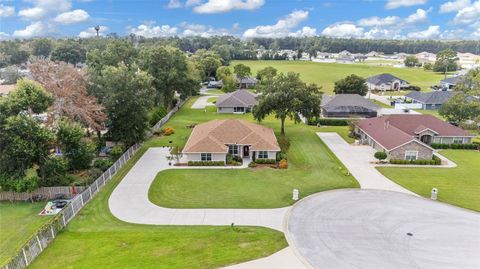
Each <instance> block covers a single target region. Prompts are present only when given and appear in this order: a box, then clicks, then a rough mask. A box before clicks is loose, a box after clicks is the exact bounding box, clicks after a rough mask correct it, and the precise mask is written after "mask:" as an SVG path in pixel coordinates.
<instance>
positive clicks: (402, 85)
mask: <svg viewBox="0 0 480 269" xmlns="http://www.w3.org/2000/svg"><path fill="white" fill-rule="evenodd" d="M397 83H398V84H399V85H400V89H402V88H406V87H408V86H409V84H407V83H402V82H401V81H400V80H395V81H393V83H392V84H390V85H389V84H385V83H382V84H380V85H375V84H372V83H368V82H367V87H368V89H369V90H377V91H394V85H395V84H397Z"/></svg>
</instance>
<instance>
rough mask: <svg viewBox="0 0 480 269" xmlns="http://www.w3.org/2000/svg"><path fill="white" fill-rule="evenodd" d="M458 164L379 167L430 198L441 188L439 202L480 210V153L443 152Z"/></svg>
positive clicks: (381, 170) (396, 179)
mask: <svg viewBox="0 0 480 269" xmlns="http://www.w3.org/2000/svg"><path fill="white" fill-rule="evenodd" d="M440 153H441V154H443V155H444V156H445V157H447V158H449V159H450V160H452V161H454V162H455V163H456V164H457V165H458V166H457V167H455V168H421V167H418V168H402V167H400V168H398V167H378V168H377V169H378V170H379V171H380V172H381V173H382V174H383V175H385V176H386V177H388V178H389V179H391V180H392V181H395V182H397V183H398V184H400V185H402V186H404V187H405V188H407V189H409V190H411V191H413V192H415V193H417V194H419V195H421V196H423V197H427V198H428V197H430V192H431V190H432V188H437V189H438V200H440V201H442V202H446V203H449V204H453V205H457V206H460V207H464V208H468V209H472V210H476V211H480V195H479V193H480V152H478V151H476V150H442V151H441V152H440Z"/></svg>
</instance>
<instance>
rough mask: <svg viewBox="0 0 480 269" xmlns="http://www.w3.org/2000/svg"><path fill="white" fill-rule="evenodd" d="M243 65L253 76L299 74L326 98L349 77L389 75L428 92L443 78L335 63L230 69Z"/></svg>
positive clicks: (281, 63) (253, 64)
mask: <svg viewBox="0 0 480 269" xmlns="http://www.w3.org/2000/svg"><path fill="white" fill-rule="evenodd" d="M238 63H243V64H245V65H248V66H250V68H251V69H252V74H253V75H256V74H257V71H258V70H259V69H262V68H265V67H267V66H273V67H275V68H276V69H278V70H279V71H280V72H289V71H291V72H296V73H300V77H301V78H302V79H303V80H304V81H306V82H309V83H316V84H317V85H319V86H322V87H323V91H324V92H325V93H326V94H332V93H333V84H334V83H335V81H337V80H339V79H342V78H344V77H346V76H348V75H350V74H356V75H359V76H363V77H365V78H366V77H368V76H372V75H376V74H381V73H391V74H393V75H395V76H398V77H400V78H402V79H405V80H406V81H408V82H410V83H411V84H412V85H416V86H420V87H421V88H422V90H424V91H427V90H429V87H430V86H432V85H435V84H437V83H439V81H440V80H442V79H443V77H444V75H443V74H438V73H434V72H431V71H424V70H423V69H417V68H395V67H390V66H372V65H366V64H337V63H315V62H310V61H233V62H232V63H231V66H234V65H236V64H238Z"/></svg>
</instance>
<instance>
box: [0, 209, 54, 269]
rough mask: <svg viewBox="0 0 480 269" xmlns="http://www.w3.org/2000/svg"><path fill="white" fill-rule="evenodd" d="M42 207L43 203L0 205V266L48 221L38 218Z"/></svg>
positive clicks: (47, 218)
mask: <svg viewBox="0 0 480 269" xmlns="http://www.w3.org/2000/svg"><path fill="white" fill-rule="evenodd" d="M44 206H45V203H24V202H15V203H9V202H1V203H0V266H2V265H4V264H5V263H6V262H7V261H8V259H9V258H11V257H12V256H13V255H15V254H16V253H17V251H18V250H19V249H20V247H21V246H22V245H23V244H25V243H26V242H27V240H28V239H30V236H32V235H33V234H34V233H35V231H37V229H39V228H40V227H41V226H42V225H43V224H44V223H46V222H47V221H48V220H49V219H50V217H42V216H38V213H40V211H41V210H42V208H43V207H44Z"/></svg>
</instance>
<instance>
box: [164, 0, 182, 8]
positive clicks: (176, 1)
mask: <svg viewBox="0 0 480 269" xmlns="http://www.w3.org/2000/svg"><path fill="white" fill-rule="evenodd" d="M180 7H182V3H180V0H170V2H168V5H167V8H180Z"/></svg>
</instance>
